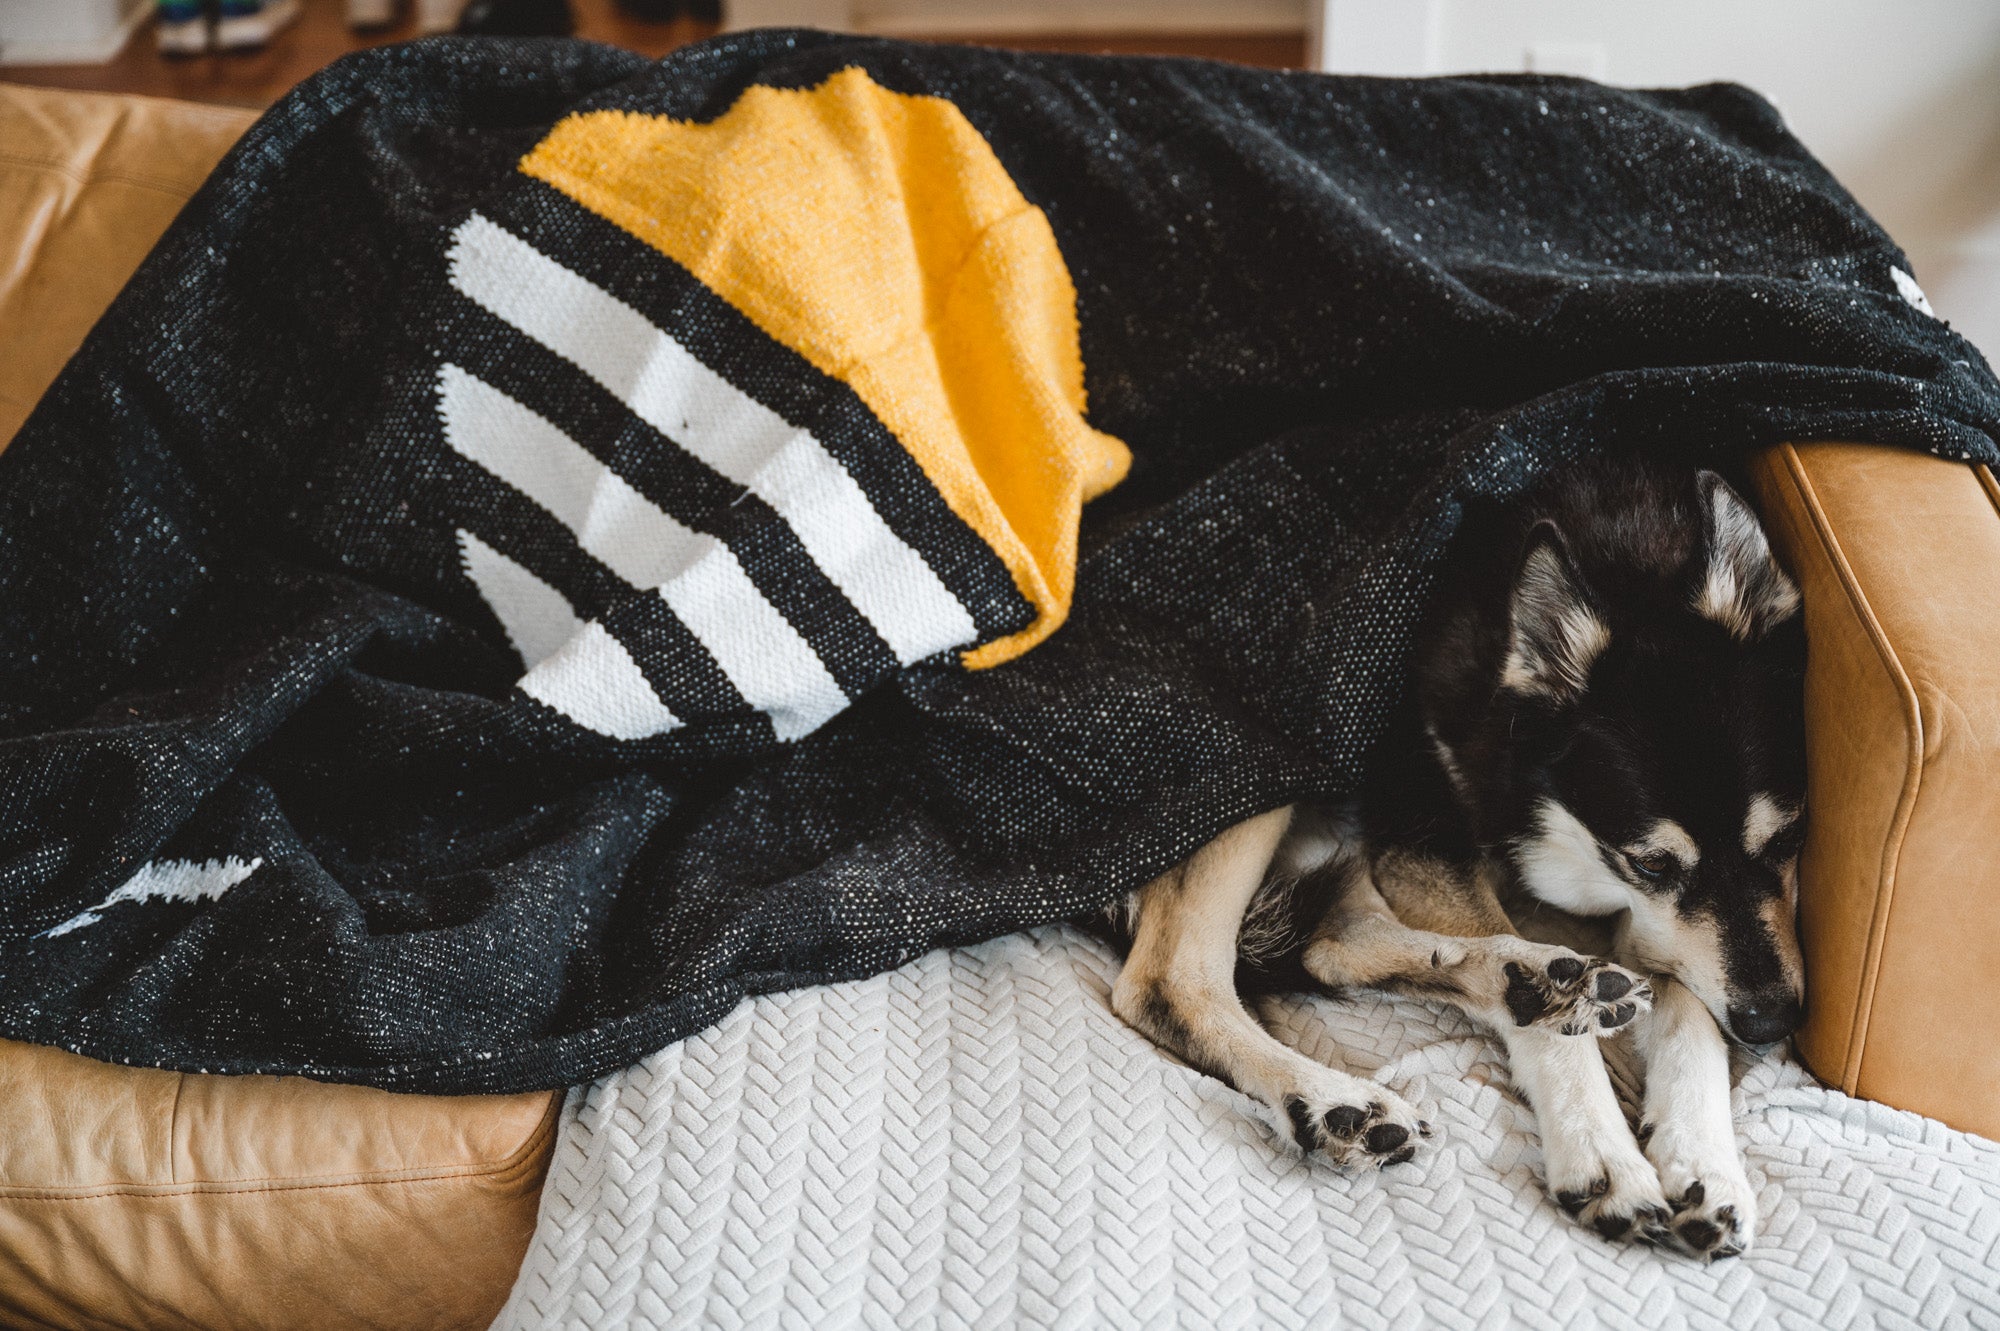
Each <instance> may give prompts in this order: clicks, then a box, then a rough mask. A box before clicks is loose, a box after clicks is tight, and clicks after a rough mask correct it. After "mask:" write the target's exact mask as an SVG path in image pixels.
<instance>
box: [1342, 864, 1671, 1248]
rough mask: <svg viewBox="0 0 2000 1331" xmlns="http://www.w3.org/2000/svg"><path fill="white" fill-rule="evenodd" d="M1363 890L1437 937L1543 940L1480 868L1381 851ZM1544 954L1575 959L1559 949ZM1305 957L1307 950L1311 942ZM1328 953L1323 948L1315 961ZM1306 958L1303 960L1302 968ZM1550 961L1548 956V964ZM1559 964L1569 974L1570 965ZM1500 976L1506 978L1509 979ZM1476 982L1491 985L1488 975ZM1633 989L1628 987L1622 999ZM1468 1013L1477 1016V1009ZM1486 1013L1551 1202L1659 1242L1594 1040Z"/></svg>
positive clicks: (1655, 1187) (1655, 1217) (1657, 1193)
mask: <svg viewBox="0 0 2000 1331" xmlns="http://www.w3.org/2000/svg"><path fill="white" fill-rule="evenodd" d="M1370 890H1371V893H1374V894H1376V899H1377V900H1379V901H1383V902H1384V903H1385V904H1386V905H1387V906H1388V907H1390V908H1391V909H1392V910H1393V911H1394V913H1395V916H1396V918H1397V919H1398V920H1399V921H1405V922H1407V924H1408V925H1410V926H1417V927H1420V928H1422V929H1424V930H1428V931H1430V933H1431V935H1432V936H1443V937H1444V938H1445V941H1447V942H1456V943H1458V944H1459V945H1461V946H1474V945H1485V946H1489V947H1490V946H1494V945H1499V944H1502V943H1503V940H1511V943H1517V944H1520V945H1522V946H1524V947H1537V946H1540V945H1538V944H1533V943H1528V942H1526V940H1523V939H1520V938H1518V937H1517V936H1515V934H1514V925H1513V922H1512V921H1511V920H1509V919H1508V918H1507V912H1506V910H1505V909H1503V908H1502V907H1501V905H1500V902H1499V899H1498V898H1497V897H1496V896H1495V894H1494V892H1493V888H1492V885H1491V884H1490V883H1488V882H1487V881H1485V879H1484V878H1483V877H1482V876H1481V875H1480V874H1478V873H1476V872H1475V873H1462V872H1459V871H1457V870H1454V869H1452V868H1451V866H1450V865H1449V864H1446V863H1444V862H1443V861H1439V860H1436V859H1432V858H1430V857H1426V856H1416V855H1411V854H1409V853H1407V852H1402V851H1387V852H1384V853H1383V854H1381V855H1379V856H1377V857H1376V861H1375V873H1374V876H1373V883H1372V886H1371V889H1370ZM1413 931H1414V930H1413ZM1315 941H1316V942H1317V940H1315ZM1550 951H1552V952H1554V953H1559V954H1562V955H1565V956H1569V957H1574V956H1575V954H1574V953H1569V952H1567V950H1566V949H1561V948H1556V949H1550ZM1307 955H1308V957H1311V956H1312V952H1311V949H1310V948H1309V949H1308V954H1307ZM1326 956H1327V953H1326V952H1325V951H1324V950H1323V951H1322V953H1321V960H1322V963H1324V961H1325V959H1326ZM1559 959H1560V958H1559V957H1558V958H1556V959H1555V960H1559ZM1424 960H1425V962H1426V963H1428V956H1427V955H1426V957H1425V958H1424ZM1311 964H1312V963H1311V962H1310V961H1308V966H1310V965H1311ZM1509 964H1514V965H1525V964H1527V963H1525V962H1518V961H1503V962H1502V963H1501V969H1502V970H1503V972H1504V969H1505V967H1506V966H1507V965H1509ZM1554 964H1555V961H1554V960H1551V961H1549V962H1547V963H1545V965H1551V966H1552V965H1554ZM1559 970H1560V971H1561V973H1563V974H1568V972H1569V967H1567V966H1563V967H1560V968H1559ZM1605 973H1607V974H1609V973H1616V974H1621V975H1622V974H1626V973H1625V972H1622V971H1618V972H1605ZM1506 978H1507V979H1508V980H1509V981H1512V979H1513V978H1514V977H1512V976H1508V977H1506ZM1482 982H1483V983H1485V984H1488V985H1490V984H1491V983H1492V981H1491V979H1490V977H1489V978H1487V979H1485V980H1484V981H1482ZM1613 988H1614V989H1615V988H1616V986H1615V985H1614V986H1613ZM1503 992H1504V991H1503ZM1637 992H1639V990H1638V986H1637V984H1636V983H1635V984H1634V986H1633V989H1632V990H1631V991H1630V992H1629V993H1627V994H1624V995H1620V998H1629V997H1630V994H1632V993H1637ZM1468 1010H1469V1011H1471V1010H1472V1009H1470V1008H1468ZM1473 1015H1474V1016H1475V1017H1476V1018H1477V1017H1479V1016H1480V1014H1479V1013H1478V1012H1477V1011H1474V1012H1473ZM1483 1019H1484V1020H1486V1022H1487V1024H1488V1025H1490V1026H1492V1028H1493V1029H1494V1030H1496V1031H1498V1032H1499V1034H1500V1037H1501V1039H1502V1040H1504V1041H1505V1042H1506V1045H1507V1058H1508V1063H1509V1065H1510V1067H1511V1068H1512V1069H1513V1075H1514V1082H1515V1085H1516V1086H1517V1087H1518V1088H1519V1089H1520V1091H1521V1092H1522V1094H1523V1096H1524V1097H1525V1098H1526V1099H1527V1101H1528V1103H1529V1105H1530V1106H1531V1107H1532V1108H1533V1109H1534V1111H1535V1123H1536V1126H1537V1128H1538V1129H1539V1130H1540V1132H1541V1138H1542V1159H1543V1167H1544V1170H1545V1172H1546V1174H1547V1182H1548V1189H1549V1192H1550V1193H1551V1194H1553V1195H1554V1197H1555V1199H1556V1201H1557V1203H1559V1204H1560V1205H1561V1206H1562V1208H1563V1209H1564V1210H1566V1211H1568V1212H1569V1213H1570V1214H1571V1215H1574V1216H1576V1217H1578V1219H1580V1220H1581V1221H1582V1222H1583V1223H1584V1224H1587V1225H1589V1226H1591V1227H1592V1228H1593V1229H1595V1230H1597V1232H1598V1233H1600V1234H1602V1235H1604V1236H1605V1237H1606V1238H1611V1239H1618V1238H1624V1237H1628V1236H1629V1237H1633V1238H1638V1239H1640V1240H1643V1241H1645V1242H1649V1243H1661V1242H1666V1241H1667V1240H1668V1237H1669V1236H1668V1231H1667V1229H1666V1225H1667V1221H1668V1218H1669V1212H1668V1209H1667V1205H1666V1197H1665V1195H1664V1194H1663V1193H1662V1192H1661V1189H1660V1181H1659V1178H1658V1176H1657V1175H1656V1174H1655V1173H1654V1171H1653V1166H1652V1165H1651V1164H1650V1163H1649V1162H1648V1161H1647V1159H1646V1157H1645V1156H1644V1155H1643V1154H1641V1153H1640V1150H1639V1144H1638V1142H1636V1141H1634V1140H1633V1137H1632V1131H1631V1129H1630V1128H1629V1127H1627V1126H1626V1123H1625V1115H1624V1113H1623V1111H1622V1110H1620V1109H1619V1107H1618V1097H1617V1095H1616V1093H1614V1092H1613V1091H1612V1089H1611V1076H1610V1074H1609V1073H1608V1072H1607V1071H1606V1070H1605V1066H1604V1057H1603V1055H1602V1054H1601V1053H1600V1052H1599V1051H1598V1047H1597V1041H1595V1040H1590V1039H1578V1038H1576V1037H1575V1036H1573V1035H1564V1034H1561V1033H1560V1031H1559V1029H1551V1028H1549V1027H1548V1026H1546V1025H1540V1024H1535V1023H1534V1022H1532V1021H1531V1022H1528V1023H1521V1022H1518V1021H1517V1020H1515V1014H1514V1012H1513V1011H1512V1010H1511V1008H1509V1007H1507V1006H1506V1004H1505V1001H1504V998H1503V1000H1502V1004H1501V1007H1500V1009H1499V1011H1498V1012H1494V1011H1493V1010H1492V1008H1491V1006H1490V1000H1489V1005H1488V1009H1487V1016H1486V1017H1485V1018H1483ZM1627 1020H1628V1021H1629V1020H1631V1018H1630V1017H1628V1018H1627Z"/></svg>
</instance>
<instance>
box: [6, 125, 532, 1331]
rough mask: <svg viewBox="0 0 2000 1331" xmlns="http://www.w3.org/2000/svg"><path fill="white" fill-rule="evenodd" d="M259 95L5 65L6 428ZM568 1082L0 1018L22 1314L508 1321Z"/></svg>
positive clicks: (101, 1321) (99, 1319)
mask: <svg viewBox="0 0 2000 1331" xmlns="http://www.w3.org/2000/svg"><path fill="white" fill-rule="evenodd" d="M253 118H254V117H253V116H252V115H251V113H249V112H244V111H235V110H229V109H224V108H217V107H202V106H190V105H184V104H180V103H174V102H161V101H153V100H149V99H145V98H135V97H105V96H90V95H84V94H76V93H62V92H43V91H40V90H35V89H28V88H17V87H7V86H0V442H4V441H5V440H7V439H9V438H11V437H12V436H13V434H14V432H15V431H16V430H17V429H18V428H19V426H20V423H21V421H22V420H23V419H24V418H25V417H26V416H27V414H28V412H29V410H30V409H31V408H32V407H33V405H34V402H35V400H36V399H37V398H38V397H39V396H40V395H41V393H42V391H43V389H44V388H46V387H47V385H48V383H49V381H50V380H52V379H53V378H54V377H55V374H56V372H57V371H58V370H59V369H60V368H61V367H62V364H63V362H64V361H65V360H67V359H68V357H69V356H70V354H71V353H72V352H73V351H74V350H75V349H76V347H77V345H78V344H79V343H80V342H81V341H82V340H83V337H84V334H85V333H86V332H88V330H89V328H90V326H91V324H92V323H93V322H95V320H96V319H97V316H98V315H99V314H100V313H101V312H102V311H103V309H104V307H105V306H106V305H107V304H109V302H110V300H111V298H112V296H114V295H115V294H116V293H117V291H118V288H119V287H120V286H121V285H122V284H123V283H124V281H125V279H126V278H127V277H128V276H130V275H131V272H132V270H133V269H134V268H135V267H137V266H138V263H139V261H140V259H142V258H143V257H144V256H145V254H146V251H147V250H148V249H149V248H150V247H151V246H152V244H153V242H154V241H155V240H156V239H157V238H158V237H159V234H160V232H161V231H163V230H164V229H165V228H166V225H167V223H168V222H169V221H171V220H172V219H173V216H174V214H175V212H176V211H178V209H179V208H180V206H181V204H182V203H183V202H185V200H186V199H187V198H188V196H189V195H190V194H192V193H193V192H194V190H195V188H196V187H197V186H199V185H200V183H201V181H202V179H203V178H204V177H205V176H206V175H207V173H208V171H209V169H210V168H211V167H212V166H213V165H214V164H215V162H216V160H217V159H218V158H220V157H221V155H222V154H223V152H225V151H226V150H227V149H228V147H229V145H230V144H231V143H233V142H234V141H235V139H236V137H237V136H238V135H239V134H240V133H241V132H242V131H243V129H244V128H245V127H246V126H247V125H248V124H249V123H250V121H251V120H252V119H253ZM560 1100H561V1097H560V1096H559V1095H553V1094H547V1093H538V1094H532V1095H515V1096H467V1097H442V1096H403V1095H391V1094H389V1093H387V1092H384V1091H377V1090H370V1089H367V1088H363V1087H354V1086H329V1085H323V1084H320V1083H316V1082H310V1081H306V1080H303V1079H301V1078H296V1077H210V1076H200V1075H182V1074H180V1073H174V1072H161V1071H156V1070H152V1069H136V1068H120V1067H112V1066H109V1065H106V1064H103V1063H97V1062H94V1061H92V1060H90V1059H85V1058H79V1057H77V1056H76V1055H74V1054H69V1053H64V1052H62V1051H61V1050H55V1049H43V1048H37V1047H34V1046H30V1045H24V1044H16V1043H13V1042H10V1041H0V1324H4V1325H6V1326H9V1327H15V1326H21V1327H63V1328H70V1327H91V1328H97V1327H105V1328H110V1327H117V1328H127V1327H149V1328H150V1327H176V1328H179V1327H186V1328H201V1329H202V1331H223V1329H224V1328H238V1327H243V1328H251V1327H254V1328H293V1327H315V1328H318V1327H327V1328H337V1327H371V1328H386V1327H409V1328H424V1331H430V1329H431V1328H447V1327H478V1326H485V1325H486V1324H487V1323H488V1322H490V1321H491V1320H492V1318H493V1316H494V1315H495V1314H496V1313H497V1312H498V1311H499V1308H500V1305H501V1303H502V1302H503V1301H504V1300H505V1299H506V1296H507V1292H508V1288H509V1286H510V1285H511V1284H512V1282H513V1278H514V1273H515V1271H516V1269H517V1268H518V1267H519V1265H520V1260H521V1256H522V1254H523V1253H524V1252H525V1251H526V1250H527V1245H528V1239H529V1237H530V1235H531V1233H532V1232H533V1228H534V1221H535V1209H536V1203H537V1199H538V1197H539V1194H540V1189H541V1180H542V1174H543V1172H544V1171H545V1170H546V1168H547V1165H548V1157H549V1152H550V1149H551V1147H552V1145H553V1142H554V1136H555V1115H556V1108H557V1106H558V1104H559V1103H560Z"/></svg>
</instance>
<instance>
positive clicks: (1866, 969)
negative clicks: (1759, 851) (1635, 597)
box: [1785, 444, 1924, 1095]
mask: <svg viewBox="0 0 2000 1331" xmlns="http://www.w3.org/2000/svg"><path fill="white" fill-rule="evenodd" d="M1785 462H1786V470H1787V471H1788V472H1789V473H1790V474H1791V478H1792V483H1793V486H1794V488H1795V489H1796V490H1797V491H1798V493H1799V497H1800V499H1801V501H1802V502H1803V506H1804V508H1805V511H1806V515H1807V517H1808V519H1809V520H1810V521H1811V523H1812V525H1813V530H1814V534H1815V535H1817V536H1818V537H1819V541H1820V547H1821V549H1822V550H1823V551H1824V552H1825V553H1826V555H1827V558H1828V561H1829V562H1830V563H1831V564H1832V565H1833V569H1834V574H1835V576H1836V577H1838V578H1839V579H1840V583H1841V588H1842V590H1843V591H1845V592H1846V593H1847V600H1848V605H1849V608H1850V609H1851V610H1852V611H1853V612H1854V615H1855V618H1856V619H1857V620H1859V621H1860V623H1861V626H1862V628H1863V629H1864V631H1866V633H1867V634H1868V638H1869V641H1870V642H1871V643H1872V644H1873V645H1874V647H1875V651H1876V655H1877V656H1878V657H1879V658H1880V659H1881V662H1882V666H1883V669H1884V670H1885V671H1886V672H1887V674H1888V676H1889V680H1890V683H1891V684H1892V685H1894V686H1895V688H1896V693H1897V696H1898V698H1899V699H1900V701H1901V702H1902V704H1903V725H1904V730H1905V732H1906V734H1907V735H1908V736H1909V751H1908V755H1907V757H1906V760H1905V761H1906V764H1907V775H1906V776H1905V777H1904V781H1903V790H1902V793H1901V794H1900V795H1899V796H1898V797H1897V800H1896V812H1895V815H1894V817H1893V818H1892V819H1891V822H1890V830H1889V840H1888V844H1887V845H1886V846H1884V847H1883V852H1882V862H1881V867H1880V868H1879V870H1878V871H1877V872H1878V877H1877V880H1876V889H1875V902H1874V910H1873V912H1872V914H1871V918H1870V920H1869V924H1868V946H1867V948H1866V950H1865V951H1864V953H1863V955H1862V962H1861V975H1860V977H1859V979H1858V981H1857V984H1856V992H1855V1004H1854V1018H1853V1022H1852V1024H1851V1026H1850V1027H1849V1030H1848V1043H1847V1049H1846V1050H1845V1052H1844V1055H1843V1057H1842V1067H1841V1080H1840V1088H1841V1090H1843V1091H1844V1092H1846V1093H1847V1094H1849V1095H1854V1094H1856V1093H1857V1088H1858V1087H1859V1085H1860V1082H1861V1065H1862V1061H1863V1058H1864V1056H1865V1053H1866V1049H1867V1041H1868V1024H1869V1020H1870V1018H1871V1017H1872V1016H1873V1015H1874V1005H1875V986H1876V982H1877V980H1878V978H1879V976H1880V973H1881V965H1882V948H1883V945H1884V943H1885V941H1886V939H1887V935H1888V925H1889V914H1890V910H1891V907H1892V905H1893V903H1894V901H1895V895H1896V871H1897V869H1898V867H1900V864H1901V861H1902V853H1903V839H1904V837H1905V835H1906V834H1907V833H1908V830H1909V826H1910V819H1911V817H1912V815H1913V814H1914V813H1915V811H1916V805H1917V800H1918V797H1919V795H1920V794H1921V791H1922V787H1923V768H1924V761H1923V752H1924V729H1923V713H1922V711H1921V709H1920V707H1919V705H1918V702H1917V696H1916V689H1915V687H1914V686H1913V685H1912V684H1911V683H1910V677H1909V672H1908V671H1907V670H1905V669H1904V668H1903V663H1902V661H1901V660H1900V659H1899V658H1898V657H1897V656H1896V651H1895V648H1894V646H1893V645H1891V644H1890V642H1889V640H1888V635H1887V634H1886V633H1885V632H1884V631H1883V629H1882V625H1881V622H1880V621H1879V620H1878V619H1877V618H1876V616H1875V612H1874V609H1873V607H1871V606H1870V605H1869V603H1868V597H1867V595H1866V593H1864V592H1863V591H1862V590H1861V583H1860V579H1858V578H1857V577H1856V576H1855V574H1854V569H1853V566H1852V565H1851V564H1849V563H1848V561H1847V554H1846V551H1845V550H1844V549H1842V547H1841V544H1840V541H1839V539H1838V538H1837V537H1836V536H1834V534H1833V531H1832V528H1831V525H1830V523H1829V522H1828V520H1827V518H1826V512H1825V509H1824V507H1823V506H1822V505H1821V503H1820V499H1819V492H1818V491H1817V490H1815V489H1814V488H1813V484H1812V481H1811V478H1809V477H1808V476H1807V475H1806V472H1805V464H1804V461H1803V460H1802V459H1801V458H1800V457H1799V453H1798V449H1797V448H1796V447H1794V446H1793V445H1791V444H1787V445H1785Z"/></svg>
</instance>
